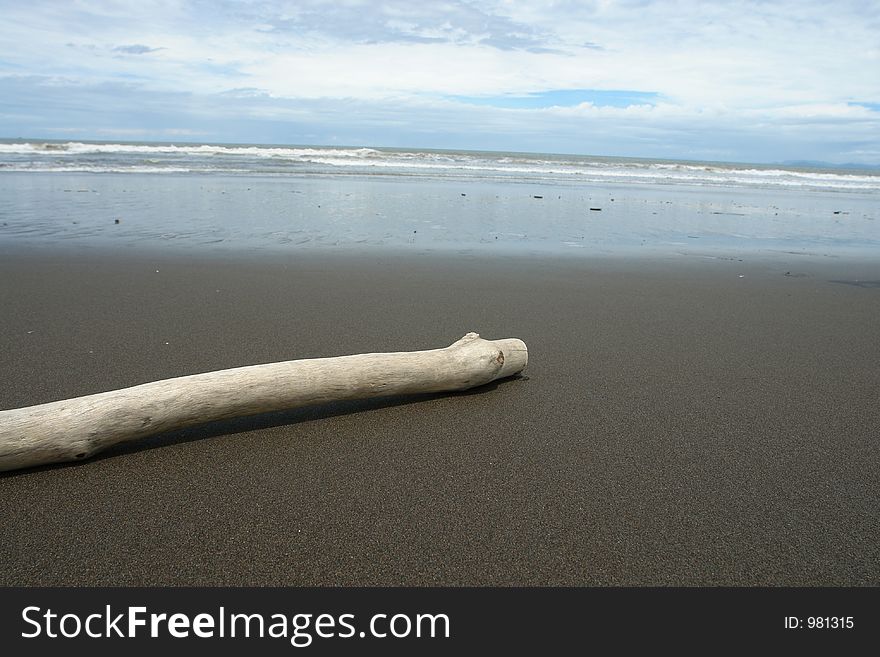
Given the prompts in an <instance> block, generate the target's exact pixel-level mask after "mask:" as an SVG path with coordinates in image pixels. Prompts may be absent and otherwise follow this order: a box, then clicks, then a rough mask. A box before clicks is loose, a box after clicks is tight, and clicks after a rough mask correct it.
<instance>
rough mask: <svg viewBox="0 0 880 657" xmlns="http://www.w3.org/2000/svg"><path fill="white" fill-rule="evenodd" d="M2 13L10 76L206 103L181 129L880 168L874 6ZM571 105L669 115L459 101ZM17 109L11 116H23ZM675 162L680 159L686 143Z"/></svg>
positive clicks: (313, 0)
mask: <svg viewBox="0 0 880 657" xmlns="http://www.w3.org/2000/svg"><path fill="white" fill-rule="evenodd" d="M0 13H2V14H3V16H4V20H3V21H2V22H0V75H7V76H8V75H19V76H21V75H25V76H28V75H29V76H44V78H43V80H44V83H45V82H47V81H48V80H51V79H54V80H61V81H62V83H63V84H64V85H68V86H71V87H72V88H73V87H77V85H78V86H79V87H81V88H83V89H85V88H89V89H92V90H95V89H98V88H101V85H108V84H109V85H111V87H112V85H117V86H116V87H113V88H116V89H120V87H118V85H119V84H120V83H124V84H125V85H128V87H127V88H128V89H129V90H131V89H134V88H136V89H137V91H138V93H139V94H141V96H142V97H144V98H146V97H147V96H149V95H150V94H151V93H152V94H153V96H154V97H155V99H156V101H155V102H156V104H161V99H163V98H170V97H173V96H174V95H175V94H177V95H178V96H179V95H180V94H184V95H186V96H187V97H189V98H190V99H191V103H190V107H188V108H181V109H180V110H179V111H182V112H190V113H193V112H196V113H202V112H206V111H211V109H212V103H213V110H214V111H215V112H216V114H217V116H218V117H219V116H224V115H228V114H230V113H233V112H247V113H248V114H247V117H249V118H253V119H255V120H258V119H259V120H269V119H272V120H282V119H284V120H303V117H310V118H309V120H311V119H312V118H314V120H315V121H318V122H319V121H320V116H318V115H316V114H315V113H314V108H315V107H317V106H318V104H320V106H321V107H323V108H324V111H325V112H326V111H328V110H330V109H332V108H333V107H334V102H333V101H332V100H321V99H348V100H347V101H346V102H349V103H350V102H354V103H360V104H359V105H358V107H360V108H361V110H362V111H363V108H366V107H369V108H371V109H370V111H369V112H367V113H366V114H352V113H351V112H349V113H348V115H347V120H348V121H364V122H367V123H369V122H370V121H374V120H375V115H376V114H377V113H379V114H382V115H383V116H384V117H385V118H384V119H383V121H384V122H385V124H386V125H387V124H389V123H395V124H404V125H408V124H409V123H410V119H411V116H412V113H414V112H421V114H420V116H421V117H422V118H423V119H424V118H425V117H434V119H433V120H435V121H437V122H438V123H437V124H435V125H433V126H430V125H426V126H425V127H424V130H425V131H429V132H431V133H432V134H434V135H435V136H436V138H437V139H442V138H443V137H442V131H443V129H445V128H444V127H443V126H446V125H447V123H449V124H451V125H452V126H456V125H458V129H459V130H461V129H462V126H461V124H462V122H463V121H468V120H477V121H484V122H487V123H491V125H492V126H493V129H498V130H507V131H508V137H509V139H510V140H511V142H510V143H511V148H516V145H515V144H516V143H518V142H517V139H519V135H521V134H523V133H526V132H527V133H529V134H533V133H534V132H535V126H536V125H543V124H542V123H540V119H545V118H546V119H548V120H549V119H551V118H552V119H553V120H555V121H561V120H564V121H565V122H566V125H568V126H570V127H571V128H572V129H575V130H581V131H586V132H595V131H599V130H603V131H605V132H606V133H607V131H609V130H613V129H618V128H626V129H628V130H632V131H638V130H642V132H651V133H652V134H653V135H657V134H659V133H660V132H662V130H664V129H665V130H666V132H665V134H666V135H667V136H668V139H674V138H678V139H682V137H681V134H683V131H684V130H685V128H686V127H687V126H690V127H691V129H692V130H694V131H696V130H702V131H704V132H703V133H702V134H703V136H704V138H705V139H706V140H709V141H712V140H717V139H718V137H717V136H716V135H718V134H722V133H725V132H727V131H734V132H737V134H740V133H742V134H749V135H751V134H758V133H760V131H761V130H763V131H764V133H763V134H765V135H766V136H767V137H768V138H770V137H773V135H774V134H777V133H778V134H782V133H785V134H786V135H788V136H798V135H799V138H801V139H803V140H808V139H811V138H815V139H818V140H820V141H824V142H825V143H831V142H833V141H834V140H835V139H837V140H838V141H839V142H840V143H841V147H840V149H841V150H840V153H841V157H842V156H843V155H842V153H843V152H847V153H865V154H870V153H874V152H876V150H877V144H878V139H880V138H878V137H877V136H876V135H877V133H876V127H877V115H878V112H877V111H876V109H877V108H876V107H874V108H873V109H871V108H869V107H865V106H861V105H856V104H853V103H860V102H861V103H877V102H878V101H880V48H878V42H877V37H876V35H877V34H878V33H880V6H878V5H877V4H876V3H872V2H858V1H855V0H853V1H837V2H834V3H833V4H828V3H827V2H824V1H823V2H819V1H794V0H785V1H783V0H780V1H778V2H772V3H771V2H758V1H754V2H746V1H742V2H712V3H707V2H697V1H693V2H684V1H682V2H660V1H635V0H634V1H616V2H615V1H610V0H608V1H595V2H590V1H587V0H567V1H566V0H561V1H560V0H554V1H551V0H546V1H541V0H492V1H485V2H465V1H458V2H452V1H450V2H445V3H414V2H410V1H409V0H386V1H384V2H372V1H371V2H358V1H351V2H321V1H317V0H302V1H301V2H297V3H293V4H291V3H281V2H271V1H268V0H267V1H261V0H255V1H252V2H232V1H229V2H220V1H214V2H206V1H199V0H193V1H191V2H186V1H184V0H179V1H172V0H168V1H165V2H134V1H128V2H126V1H122V0H117V1H109V0H107V1H102V2H98V1H97V0H79V1H78V2H75V3H70V4H66V3H65V4H59V3H56V2H46V1H42V2H41V1H38V0H34V1H33V2H29V3H19V2H13V1H11V0H8V1H3V0H0ZM71 83H73V84H72V85H71ZM104 88H105V89H109V88H110V87H106V86H105V87H104ZM559 89H599V90H631V91H638V92H647V93H655V94H657V95H658V96H657V98H658V101H657V102H656V103H655V104H654V106H648V105H645V106H633V107H629V108H608V107H595V106H590V105H582V106H579V107H572V108H559V109H556V110H553V111H544V112H542V111H531V112H528V111H526V110H518V111H507V110H504V109H500V108H491V107H490V108H482V109H475V108H468V107H464V106H463V105H462V104H461V103H458V102H454V101H453V100H452V99H451V97H454V96H471V97H474V96H485V97H492V96H500V95H505V94H529V93H536V92H543V91H550V90H559ZM234 90H238V91H237V92H235V91H234ZM241 90H247V93H244V92H242V91H241ZM224 92H233V93H226V94H225V95H222V96H221V95H220V94H224ZM94 93H97V92H94ZM169 94H170V95H169ZM141 96H139V97H141ZM243 96H246V97H247V98H246V100H247V102H244V100H245V99H244V98H243ZM3 102H4V101H0V111H4V112H6V113H10V112H12V109H11V108H9V107H4V106H3ZM340 103H342V101H341V100H337V101H336V106H338V107H349V106H348V105H345V103H342V104H340ZM58 104H59V106H60V105H61V104H62V103H61V101H60V100H59V102H58ZM224 104H225V107H224ZM379 108H381V111H380V109H379ZM19 109H20V108H19V107H18V106H16V107H15V112H14V113H15V114H20V113H21V112H20V111H19ZM166 109H167V111H168V112H171V111H172V109H173V108H171V107H168V108H164V109H163V111H165V110H166ZM34 111H36V112H39V111H41V110H40V108H38V107H35V108H34ZM331 114H333V113H332V112H331ZM108 117H109V115H106V114H105V118H108ZM603 126H604V127H603ZM804 126H811V128H812V129H813V130H815V131H819V132H816V133H815V134H813V135H810V134H809V131H807V130H804ZM544 127H545V128H546V129H547V130H548V131H549V132H548V134H555V130H556V128H554V126H553V125H547V126H544ZM859 131H861V133H862V134H861V136H860V137H857V136H856V133H858V132H859ZM870 131H873V132H870ZM386 138H389V137H388V136H387V135H386ZM791 138H794V137H791ZM520 141H521V140H520ZM551 141H553V140H552V139H550V138H549V137H548V143H550V142H551ZM855 142H858V144H856V143H855ZM678 143H684V142H681V141H680V142H678ZM436 145H438V146H443V145H444V144H443V143H437V144H436ZM667 146H668V148H669V149H670V153H669V154H670V155H672V154H673V151H674V148H675V142H672V141H670V142H669V143H668V144H667ZM789 146H790V145H789ZM804 149H805V150H808V149H809V144H808V143H807V142H806V141H805V142H804ZM739 157H740V158H747V157H748V155H747V154H745V153H742V154H740V155H739ZM865 157H866V158H869V157H871V156H870V155H865Z"/></svg>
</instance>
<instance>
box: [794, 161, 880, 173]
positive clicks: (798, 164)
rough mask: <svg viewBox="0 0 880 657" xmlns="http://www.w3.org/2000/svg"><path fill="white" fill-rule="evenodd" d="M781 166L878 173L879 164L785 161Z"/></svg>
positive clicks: (879, 169)
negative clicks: (859, 170)
mask: <svg viewBox="0 0 880 657" xmlns="http://www.w3.org/2000/svg"><path fill="white" fill-rule="evenodd" d="M782 166H786V167H808V168H810V169H862V170H865V169H867V170H869V171H880V164H856V163H854V162H846V163H844V164H832V163H831V162H821V161H817V160H786V161H785V162H782Z"/></svg>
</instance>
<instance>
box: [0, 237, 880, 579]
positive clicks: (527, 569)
mask: <svg viewBox="0 0 880 657" xmlns="http://www.w3.org/2000/svg"><path fill="white" fill-rule="evenodd" d="M786 258H787V259H786ZM744 260H745V261H744V262H742V261H739V260H738V259H737V258H733V259H732V260H720V259H702V258H685V257H680V258H678V260H674V261H673V260H668V261H663V262H648V261H635V260H613V259H608V260H593V261H589V260H575V259H572V260H551V259H544V260H538V259H527V258H520V259H514V258H509V259H502V258H497V259H492V260H481V259H478V258H475V257H464V256H449V257H439V256H438V257H422V258H416V257H394V256H390V255H382V254H376V255H372V256H367V255H364V256H349V257H344V258H343V257H341V256H340V257H333V256H321V255H317V254H312V255H308V256H301V255H291V256H289V257H284V256H275V257H273V258H272V259H263V260H258V259H257V258H256V256H254V257H252V258H250V259H248V258H245V257H240V258H232V257H229V258H227V259H224V260H221V259H211V258H207V257H205V258H201V259H190V260H185V259H183V258H177V259H173V258H168V257H165V258H163V257H158V256H151V255H148V254H140V255H134V254H133V255H116V256H111V255H107V254H104V253H100V252H94V253H92V254H86V255H83V254H79V255H75V254H66V253H62V252H60V251H57V250H52V251H42V252H41V251H32V252H28V251H18V252H15V253H13V252H10V251H7V252H5V253H3V254H2V257H0V308H2V313H0V340H2V343H0V347H2V348H0V408H14V407H18V406H26V405H31V404H37V403H41V402H46V401H51V400H55V399H61V398H65V397H72V396H78V395H84V394H89V393H94V392H100V391H103V390H109V389H113V388H118V387H124V386H129V385H135V384H138V383H144V382H147V381H151V380H156V379H161V378H167V377H172V376H179V375H184V374H191V373H196V372H201V371H208V370H213V369H222V368H226V367H235V366H241V365H249V364H255V363H261V362H269V361H275V360H287V359H292V358H304V357H313V356H332V355H341V354H346V353H358V352H367V351H396V350H406V349H425V348H434V347H441V346H446V345H448V344H450V343H451V342H453V341H454V340H456V339H457V338H459V337H461V335H463V334H464V333H465V332H467V331H471V330H474V331H478V332H480V333H481V334H483V335H484V337H488V338H503V337H518V338H522V339H523V340H525V341H526V343H527V344H528V346H529V350H530V364H529V367H528V368H527V370H526V372H525V375H526V376H524V377H521V378H516V379H511V380H507V381H504V382H501V383H498V384H495V385H492V386H489V387H488V388H486V389H480V390H478V391H474V392H471V393H465V394H453V395H445V396H434V397H425V398H409V399H403V400H388V401H371V402H359V403H346V404H337V405H331V406H329V407H322V408H315V409H305V410H299V411H292V412H285V413H276V414H271V415H265V416H260V417H256V418H249V419H239V420H233V421H228V422H222V423H216V424H212V425H209V426H205V427H199V428H195V429H189V430H184V431H180V432H177V433H174V434H170V435H165V436H160V437H156V438H152V439H148V440H144V441H141V442H139V443H135V444H132V445H130V446H123V447H119V448H116V449H115V450H113V451H110V452H107V453H105V454H104V455H102V456H99V457H97V458H95V459H93V460H91V461H88V462H85V463H81V464H75V465H66V466H56V467H48V468H41V469H34V470H27V471H20V472H14V473H7V474H4V475H0V500H2V513H0V546H2V547H0V585H37V584H44V585H54V584H61V585H398V584H406V585H435V584H436V585H623V584H627V585H667V584H669V585H722V584H723V585H878V584H880V478H878V475H877V473H878V466H880V441H878V434H880V429H878V428H880V403H878V401H880V367H878V365H880V339H878V335H880V334H878V327H880V264H878V263H876V262H875V263H858V262H842V261H841V262H838V261H835V260H833V259H824V260H822V259H815V258H807V257H799V256H791V255H789V256H783V255H780V256H779V258H775V259H774V258H770V259H767V258H765V259H748V258H746V259H744ZM157 270H158V271H157Z"/></svg>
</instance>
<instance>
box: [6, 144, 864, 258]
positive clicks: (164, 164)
mask: <svg viewBox="0 0 880 657" xmlns="http://www.w3.org/2000/svg"><path fill="white" fill-rule="evenodd" d="M16 243H29V244H34V243H36V244H50V243H51V244H62V243H63V244H77V245H85V246H99V247H103V246H107V245H113V246H118V247H148V248H162V249H193V248H198V249H210V250H221V251H222V250H230V249H234V250H256V251H260V250H266V249H272V250H279V249H286V250H293V249H314V248H324V249H351V250H357V249H360V250H368V249H376V248H389V249H397V250H410V251H413V250H414V251H426V252H427V251H443V250H456V251H459V252H474V253H483V252H497V253H508V252H514V251H516V252H523V251H524V252H534V253H545V252H555V253H563V252H564V253H582V254H598V253H610V254H615V253H626V254H631V253H640V252H641V253H670V254H674V253H697V252H705V253H706V254H725V253H745V252H757V251H780V250H781V251H784V252H789V253H810V254H818V255H828V256H836V255H842V254H850V253H859V254H862V255H864V254H867V255H869V256H873V255H877V256H880V170H872V169H866V170H855V169H820V168H810V167H781V166H767V165H760V166H759V165H741V164H726V163H712V162H685V161H669V160H643V159H624V158H612V157H590V156H572V155H552V154H524V153H485V152H464V151H433V150H398V149H379V148H336V147H299V146H260V145H231V144H227V145H217V144H157V143H92V142H89V143H84V142H48V141H22V140H15V141H13V140H0V244H4V245H14V244H16Z"/></svg>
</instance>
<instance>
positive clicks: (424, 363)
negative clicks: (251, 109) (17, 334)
mask: <svg viewBox="0 0 880 657" xmlns="http://www.w3.org/2000/svg"><path fill="white" fill-rule="evenodd" d="M527 362H528V350H527V349H526V345H525V343H523V342H522V340H518V339H516V338H508V339H504V340H484V339H482V338H480V336H479V335H478V334H476V333H468V334H467V335H465V336H464V337H463V338H462V339H461V340H458V341H457V342H455V343H453V344H452V345H450V346H449V347H446V348H444V349H431V350H427V351H409V352H395V353H379V354H357V355H353V356H339V357H335V358H311V359H304V360H292V361H286V362H282V363H268V364H265V365H253V366H250V367H239V368H235V369H228V370H220V371H217V372H207V373H204V374H195V375H192V376H182V377H178V378H174V379H165V380H163V381H154V382H152V383H145V384H143V385H138V386H134V387H131V388H123V389H122V390H112V391H110V392H102V393H98V394H95V395H88V396H85V397H76V398H74V399H66V400H62V401H57V402H51V403H48V404H40V405H38V406H28V407H26V408H16V409H12V410H8V411H0V471H3V470H14V469H18V468H27V467H32V466H36V465H45V464H48V463H60V462H64V461H77V460H82V459H85V458H88V457H90V456H92V455H94V454H96V453H98V452H100V451H102V450H104V449H106V448H108V447H110V446H111V445H115V444H117V443H120V442H126V441H131V440H137V439H139V438H144V437H146V436H150V435H155V434H158V433H162V432H165V431H170V430H173V429H180V428H183V427H188V426H192V425H196V424H203V423H205V422H211V421H214V420H222V419H226V418H232V417H239V416H245V415H256V414H258V413H267V412H270V411H278V410H284V409H292V408H298V407H301V406H310V405H314V404H322V403H326V402H331V401H341V400H347V399H367V398H370V397H384V396H391V395H409V394H416V393H430V392H449V391H455V390H467V389H468V388H473V387H476V386H480V385H484V384H486V383H489V382H490V381H494V380H496V379H501V378H504V377H508V376H511V375H513V374H516V373H518V372H520V371H522V369H523V368H524V367H525V366H526V364H527Z"/></svg>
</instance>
